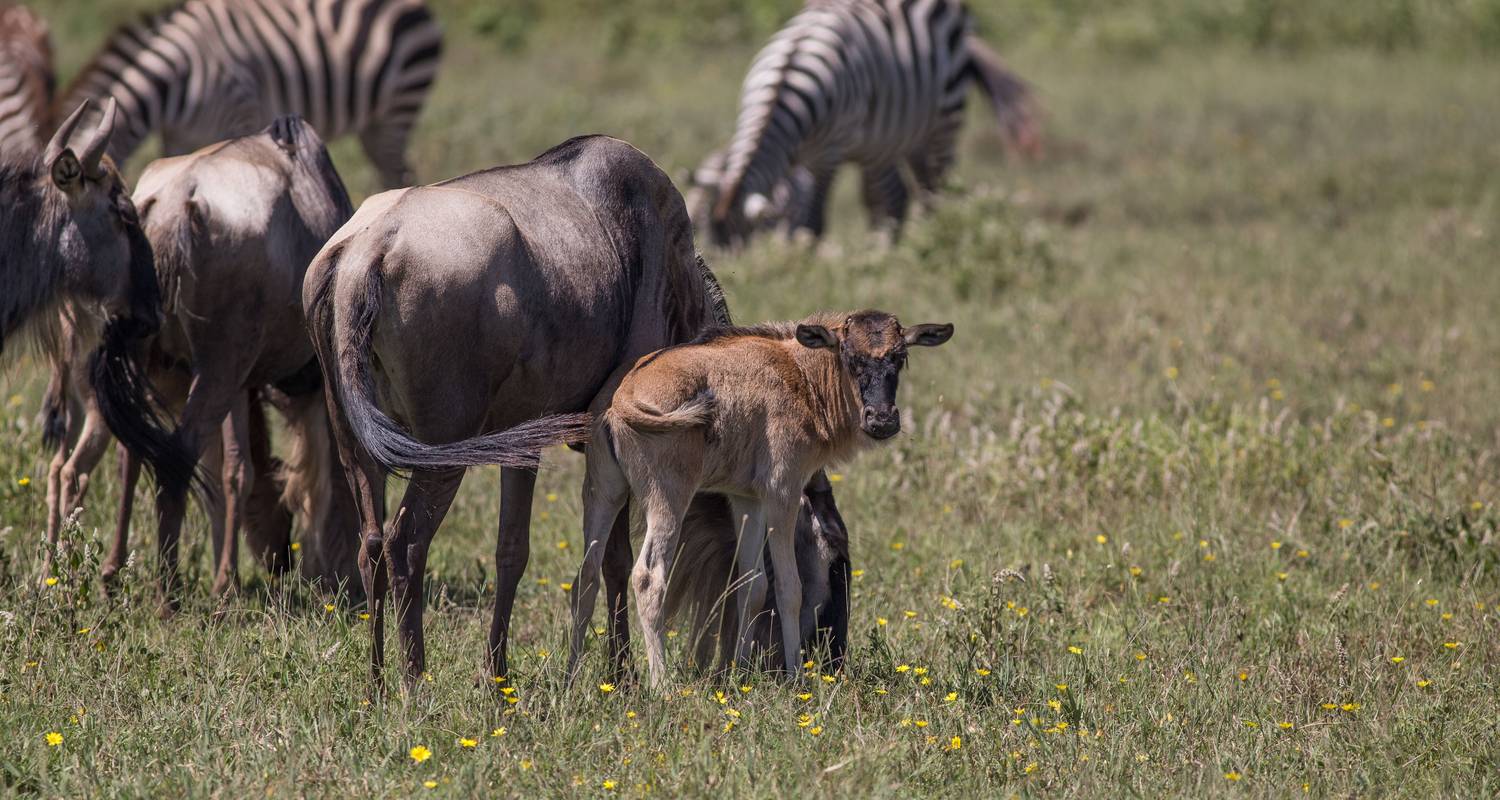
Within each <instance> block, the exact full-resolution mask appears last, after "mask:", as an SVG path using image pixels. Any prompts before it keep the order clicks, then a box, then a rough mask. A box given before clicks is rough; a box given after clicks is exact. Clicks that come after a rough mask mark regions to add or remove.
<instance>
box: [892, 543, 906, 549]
mask: <svg viewBox="0 0 1500 800" xmlns="http://www.w3.org/2000/svg"><path fill="white" fill-rule="evenodd" d="M905 547H906V542H891V549H892V550H902V549H904V548H905Z"/></svg>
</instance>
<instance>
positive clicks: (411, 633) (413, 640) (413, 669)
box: [385, 468, 464, 688]
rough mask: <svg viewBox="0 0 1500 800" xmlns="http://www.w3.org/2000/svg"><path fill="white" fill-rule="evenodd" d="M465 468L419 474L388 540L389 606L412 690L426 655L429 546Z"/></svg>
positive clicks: (386, 545) (402, 499)
mask: <svg viewBox="0 0 1500 800" xmlns="http://www.w3.org/2000/svg"><path fill="white" fill-rule="evenodd" d="M463 479H464V470H463V469H462V468H460V469H447V470H417V471H415V472H413V473H412V476H411V483H409V484H408V485H407V487H406V494H405V495H404V496H403V497H402V498H401V510H400V511H398V512H397V514H396V521H395V524H393V525H392V526H391V530H389V531H388V532H387V533H386V537H385V559H386V565H387V568H388V570H389V572H390V581H391V602H392V603H393V605H394V606H395V608H396V633H397V637H398V639H399V641H400V642H401V653H402V655H403V656H404V657H405V658H406V674H405V676H404V677H405V682H406V686H407V687H408V688H410V687H412V686H414V685H416V684H417V683H418V682H419V681H421V679H422V673H423V672H424V671H425V670H426V668H427V654H426V649H425V647H424V644H423V637H422V612H423V610H424V606H425V605H426V603H425V602H424V600H423V594H422V584H423V577H424V575H425V574H426V570H427V548H428V547H429V546H430V545H431V544H432V535H433V534H434V533H436V532H437V529H438V526H439V525H441V524H442V523H443V517H445V516H447V514H448V506H449V505H451V504H452V503H453V496H454V495H455V494H457V493H458V487H459V485H460V484H462V483H463Z"/></svg>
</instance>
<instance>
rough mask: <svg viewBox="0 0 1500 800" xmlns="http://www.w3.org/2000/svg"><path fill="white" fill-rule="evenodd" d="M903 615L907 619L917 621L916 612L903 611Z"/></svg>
mask: <svg viewBox="0 0 1500 800" xmlns="http://www.w3.org/2000/svg"><path fill="white" fill-rule="evenodd" d="M901 613H902V614H903V615H905V616H906V618H907V619H916V618H917V612H915V611H903V612H901Z"/></svg>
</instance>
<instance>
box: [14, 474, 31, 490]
mask: <svg viewBox="0 0 1500 800" xmlns="http://www.w3.org/2000/svg"><path fill="white" fill-rule="evenodd" d="M16 483H17V484H19V485H20V487H21V488H23V489H24V488H26V487H27V486H30V485H31V479H30V478H28V477H26V476H25V475H22V476H21V479H20V480H18V481H16Z"/></svg>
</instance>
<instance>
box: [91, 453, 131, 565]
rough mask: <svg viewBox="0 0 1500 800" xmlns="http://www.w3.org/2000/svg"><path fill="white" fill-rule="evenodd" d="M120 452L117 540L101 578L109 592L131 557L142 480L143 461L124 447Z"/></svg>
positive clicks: (111, 548)
mask: <svg viewBox="0 0 1500 800" xmlns="http://www.w3.org/2000/svg"><path fill="white" fill-rule="evenodd" d="M119 451H120V508H119V511H118V512H116V514H115V539H114V542H113V543H112V544H111V545H110V548H109V557H107V558H105V559H104V568H103V569H101V570H100V571H99V577H100V579H101V580H102V581H103V583H104V588H105V591H108V590H109V588H110V587H111V585H112V584H113V583H114V579H115V575H116V574H118V573H119V572H120V567H123V566H125V560H126V559H127V558H129V557H130V550H129V548H130V515H131V513H132V512H133V511H134V509H135V485H136V483H138V482H139V481H140V479H141V460H140V459H139V458H136V457H135V456H133V455H131V453H130V451H129V450H126V449H125V448H124V447H123V446H122V447H120V448H119Z"/></svg>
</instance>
